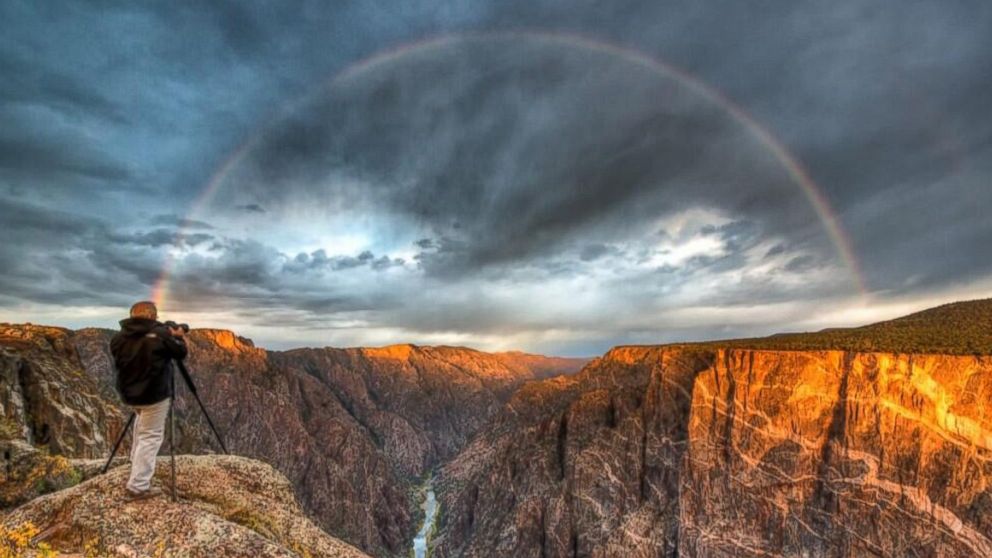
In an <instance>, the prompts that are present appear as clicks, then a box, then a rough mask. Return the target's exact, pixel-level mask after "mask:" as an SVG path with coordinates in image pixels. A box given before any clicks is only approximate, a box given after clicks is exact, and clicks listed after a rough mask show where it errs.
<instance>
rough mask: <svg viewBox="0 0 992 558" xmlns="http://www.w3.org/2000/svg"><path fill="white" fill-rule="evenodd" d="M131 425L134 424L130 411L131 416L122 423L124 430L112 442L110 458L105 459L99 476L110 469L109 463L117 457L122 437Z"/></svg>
mask: <svg viewBox="0 0 992 558" xmlns="http://www.w3.org/2000/svg"><path fill="white" fill-rule="evenodd" d="M132 424H134V411H132V412H131V416H129V417H128V418H127V422H126V423H124V428H122V429H121V434H120V436H118V437H117V441H116V442H114V449H112V450H110V457H108V458H107V462H106V463H104V464H103V469H101V470H100V474H101V475H102V474H104V473H106V472H107V469H109V468H110V463H111V462H112V461H113V460H114V456H115V455H117V450H118V448H120V447H121V442H123V441H124V436H125V435H126V434H127V430H128V428H130V427H131V425H132Z"/></svg>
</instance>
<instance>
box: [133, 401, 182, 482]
mask: <svg viewBox="0 0 992 558" xmlns="http://www.w3.org/2000/svg"><path fill="white" fill-rule="evenodd" d="M170 402H171V400H170V399H166V400H165V401H160V402H158V403H155V404H154V405H135V406H133V407H132V409H133V410H134V412H135V414H136V415H137V417H136V418H135V422H134V441H133V442H132V443H131V477H130V478H129V479H128V481H127V487H128V488H130V489H131V490H135V491H141V490H148V489H149V488H151V486H152V475H154V474H155V457H156V456H158V450H159V448H161V447H162V438H164V437H165V418H166V417H167V416H169V403H170Z"/></svg>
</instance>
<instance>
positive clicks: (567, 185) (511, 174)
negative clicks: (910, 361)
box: [230, 36, 822, 277]
mask: <svg viewBox="0 0 992 558" xmlns="http://www.w3.org/2000/svg"><path fill="white" fill-rule="evenodd" d="M659 99H664V100H665V101H664V102H662V103H659ZM342 174H343V175H345V180H343V181H340V180H335V176H340V175H342ZM348 178H351V180H350V181H349V180H348ZM230 183H231V184H232V185H236V189H235V190H232V191H231V195H242V196H244V197H249V198H259V199H264V200H265V205H266V206H267V207H268V206H274V207H278V206H280V205H285V204H286V203H290V202H294V201H296V200H299V199H312V200H313V203H314V204H328V203H330V199H331V198H334V199H336V200H344V202H340V201H338V202H336V203H339V204H340V203H344V204H347V207H363V206H364V207H367V208H369V209H370V210H373V211H375V210H379V211H382V210H385V211H391V212H394V213H397V214H400V215H404V216H406V217H407V218H408V219H410V220H411V221H413V222H416V223H420V224H421V225H423V226H427V227H429V228H431V229H433V230H434V231H435V232H436V234H437V235H438V236H437V238H434V239H427V240H428V241H429V242H430V243H431V244H430V245H426V243H425V246H424V247H429V248H430V249H428V250H425V251H423V252H421V254H420V256H419V258H418V260H419V261H420V262H421V263H422V264H423V266H424V268H425V269H426V270H427V271H428V272H429V273H431V274H435V275H437V276H447V277H455V276H460V275H463V274H466V273H474V272H478V271H480V270H481V269H482V268H484V267H485V266H487V265H490V264H515V263H519V262H521V261H526V260H528V259H531V258H535V259H540V258H543V257H545V256H547V254H549V253H551V252H552V251H554V250H557V249H559V248H560V247H561V246H562V243H569V242H572V241H573V237H574V236H575V235H584V236H589V235H592V236H596V235H600V236H602V237H604V240H607V239H609V238H611V237H613V236H616V235H629V234H631V231H632V230H633V227H636V226H640V225H641V224H643V223H644V221H645V220H649V219H651V218H653V217H657V216H659V215H664V214H667V213H672V212H675V211H679V210H684V209H687V208H691V207H694V206H704V207H716V208H719V209H723V210H726V211H728V212H729V213H732V214H739V213H741V212H744V213H745V215H748V216H749V217H751V218H753V219H754V223H752V226H753V227H755V228H757V229H761V230H762V231H763V232H765V233H766V234H788V235H790V236H792V237H794V238H795V237H797V236H798V237H799V238H802V237H806V238H807V239H808V238H810V237H811V236H815V235H816V234H817V233H816V231H815V228H816V218H815V215H814V214H813V213H812V210H811V209H810V207H809V206H808V205H807V202H806V201H805V200H804V199H803V198H802V195H801V193H800V192H799V190H798V186H797V184H796V183H795V182H794V181H793V179H792V178H791V177H789V176H788V174H787V172H786V170H785V169H784V167H783V166H782V165H781V164H780V163H778V162H777V161H775V160H774V159H773V158H772V157H771V156H770V155H769V154H768V152H767V150H766V149H765V148H764V147H763V146H761V145H760V144H759V143H758V142H757V141H756V139H755V138H754V137H753V136H752V135H751V132H750V131H749V130H748V129H746V126H744V125H743V124H742V123H741V122H738V121H736V120H735V119H734V118H733V117H732V115H731V114H730V113H728V112H727V111H726V109H725V108H724V107H721V106H719V105H718V104H717V103H716V102H714V101H713V100H711V99H706V98H704V97H701V96H699V95H698V94H697V93H695V92H694V91H692V90H691V89H690V88H687V87H685V86H684V84H680V83H678V82H677V81H676V80H674V79H672V78H671V77H670V76H664V75H659V74H657V73H655V72H652V71H650V70H648V69H646V68H644V67H643V66H640V65H638V64H635V63H632V62H630V61H628V60H624V59H622V58H618V57H617V56H616V55H614V54H611V53H607V52H603V51H600V50H596V49H591V48H588V47H581V46H578V47H577V46H576V45H575V44H572V43H567V42H562V41H558V40H553V39H546V38H540V37H532V36H518V37H511V38H504V39H473V40H468V41H463V42H456V43H452V44H450V45H448V46H446V47H440V48H429V49H426V51H424V52H415V53H413V54H411V55H409V56H408V57H406V58H405V59H403V60H402V61H401V62H395V63H393V64H391V65H388V66H387V67H385V68H380V69H377V72H375V73H372V75H369V76H366V77H365V78H364V79H355V80H353V81H351V82H348V83H346V84H342V85H341V86H340V88H339V89H338V90H332V91H329V92H328V94H327V96H326V97H322V98H319V99H318V100H316V101H315V102H314V103H312V104H310V105H308V106H306V107H303V108H302V109H300V110H299V111H298V113H297V114H295V115H294V116H293V117H291V118H290V119H288V120H287V121H285V122H283V123H281V124H280V125H278V126H277V127H275V128H274V129H273V130H271V131H270V132H269V134H268V136H267V137H266V138H265V139H264V141H262V142H261V144H260V145H259V146H258V147H257V148H256V149H255V150H254V151H252V152H251V153H250V154H249V155H248V157H247V159H246V162H245V167H244V168H242V169H240V170H239V172H238V173H235V175H234V176H232V178H231V179H230ZM759 202H760V203H759ZM454 222H457V223H461V224H462V227H461V228H460V229H455V228H454V227H453V226H452V223H454ZM821 238H822V235H821ZM797 242H798V241H797ZM820 248H822V246H821V247H820Z"/></svg>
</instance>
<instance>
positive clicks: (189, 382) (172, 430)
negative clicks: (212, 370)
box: [100, 360, 228, 502]
mask: <svg viewBox="0 0 992 558" xmlns="http://www.w3.org/2000/svg"><path fill="white" fill-rule="evenodd" d="M175 362H176V365H177V367H178V368H179V372H180V373H181V374H182V377H183V381H184V382H185V383H186V387H187V388H189V391H190V393H192V394H193V397H194V398H195V399H196V404H197V405H199V407H200V411H202V412H203V416H204V418H206V419H207V424H209V425H210V430H212V431H213V433H214V436H215V437H216V438H217V443H218V444H220V449H221V450H223V452H224V454H227V453H228V452H227V446H225V445H224V440H222V439H221V437H220V433H219V432H217V427H216V426H214V421H213V420H211V419H210V413H208V412H207V408H206V407H204V406H203V401H200V395H199V394H198V393H197V392H196V385H195V384H194V383H193V378H192V377H190V375H189V370H188V369H187V368H186V363H185V362H183V361H181V360H177V361H175ZM169 380H170V382H171V383H172V401H170V403H169V458H170V462H171V469H172V472H171V476H172V501H173V502H176V501H178V498H177V496H176V413H175V400H176V375H175V372H174V371H173V374H172V377H171V378H170V379H169ZM134 417H135V413H134V411H132V412H131V416H129V417H128V419H127V422H126V423H125V424H124V428H123V429H122V430H121V434H120V436H118V437H117V441H116V442H114V449H113V450H111V451H110V457H108V458H107V462H106V463H104V465H103V469H101V470H100V474H101V475H102V474H104V473H106V472H107V469H109V468H110V463H111V462H113V460H114V456H115V455H117V450H118V448H120V446H121V442H123V441H124V436H125V435H126V434H127V431H128V429H129V428H131V426H132V425H134Z"/></svg>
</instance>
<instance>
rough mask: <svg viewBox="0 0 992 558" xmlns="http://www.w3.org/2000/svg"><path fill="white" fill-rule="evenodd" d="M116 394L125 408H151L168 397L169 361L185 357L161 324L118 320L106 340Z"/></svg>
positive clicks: (180, 345)
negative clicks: (114, 331) (117, 329)
mask: <svg viewBox="0 0 992 558" xmlns="http://www.w3.org/2000/svg"><path fill="white" fill-rule="evenodd" d="M110 352H111V353H112V354H113V355H114V365H115V366H116V368H117V392H118V393H120V395H121V399H123V400H124V402H125V403H127V404H128V405H151V404H153V403H158V402H159V401H162V400H164V399H167V398H169V397H172V366H171V363H172V359H180V360H181V359H183V358H186V343H185V342H184V341H183V340H182V339H180V338H177V337H173V336H172V334H171V333H169V328H168V327H166V326H165V325H164V324H161V323H159V322H156V321H155V320H149V319H146V318H128V319H126V320H121V330H120V332H118V333H117V334H115V335H114V337H113V339H111V340H110Z"/></svg>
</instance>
